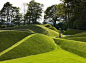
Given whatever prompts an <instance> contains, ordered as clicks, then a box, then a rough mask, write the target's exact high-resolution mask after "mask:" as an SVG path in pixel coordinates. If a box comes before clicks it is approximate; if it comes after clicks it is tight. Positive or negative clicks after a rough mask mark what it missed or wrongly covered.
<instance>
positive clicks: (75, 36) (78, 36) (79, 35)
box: [65, 32, 86, 42]
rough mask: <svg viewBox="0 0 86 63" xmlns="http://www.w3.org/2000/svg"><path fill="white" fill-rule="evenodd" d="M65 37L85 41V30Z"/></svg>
mask: <svg viewBox="0 0 86 63" xmlns="http://www.w3.org/2000/svg"><path fill="white" fill-rule="evenodd" d="M65 39H69V40H76V41H82V42H86V32H82V33H78V34H75V35H72V36H70V37H65Z"/></svg>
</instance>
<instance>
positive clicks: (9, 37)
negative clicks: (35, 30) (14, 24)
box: [0, 31, 31, 52]
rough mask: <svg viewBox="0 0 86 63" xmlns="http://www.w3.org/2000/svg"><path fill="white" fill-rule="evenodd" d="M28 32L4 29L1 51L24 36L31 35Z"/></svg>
mask: <svg viewBox="0 0 86 63" xmlns="http://www.w3.org/2000/svg"><path fill="white" fill-rule="evenodd" d="M30 34H31V33H28V32H20V31H2V32H0V52H1V51H3V50H5V49H7V48H9V47H10V46H12V45H13V44H15V43H16V42H18V41H20V40H21V39H23V38H24V37H26V36H28V35H30Z"/></svg>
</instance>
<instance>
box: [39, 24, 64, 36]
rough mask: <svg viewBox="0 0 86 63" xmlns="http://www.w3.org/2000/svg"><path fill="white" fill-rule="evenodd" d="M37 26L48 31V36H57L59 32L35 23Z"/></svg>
mask: <svg viewBox="0 0 86 63" xmlns="http://www.w3.org/2000/svg"><path fill="white" fill-rule="evenodd" d="M37 26H39V27H41V28H43V29H45V30H46V31H47V32H48V33H47V35H48V36H51V37H59V33H58V32H56V31H54V30H51V29H49V28H46V27H44V26H42V25H37ZM62 37H64V35H62Z"/></svg>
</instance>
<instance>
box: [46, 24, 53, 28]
mask: <svg viewBox="0 0 86 63" xmlns="http://www.w3.org/2000/svg"><path fill="white" fill-rule="evenodd" d="M44 26H45V27H47V28H49V27H52V25H50V24H45V25H44Z"/></svg>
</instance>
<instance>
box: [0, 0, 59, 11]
mask: <svg viewBox="0 0 86 63" xmlns="http://www.w3.org/2000/svg"><path fill="white" fill-rule="evenodd" d="M30 1H31V0H0V10H1V8H2V7H3V5H4V3H6V2H10V3H11V4H13V6H17V7H20V8H21V7H22V4H23V3H29V2H30ZM35 1H36V2H39V3H42V4H44V10H45V9H46V8H47V7H48V6H51V5H53V4H59V3H60V0H35Z"/></svg>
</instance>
